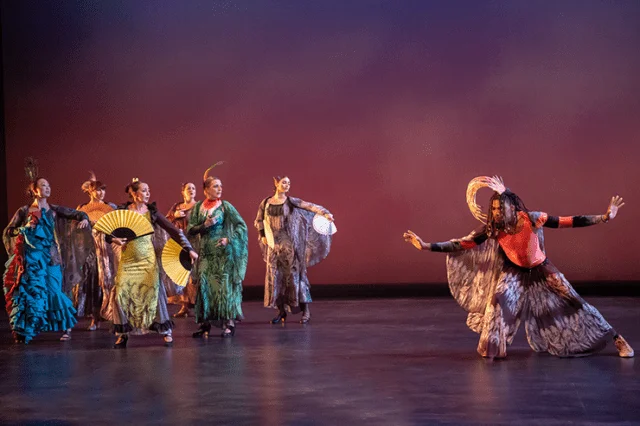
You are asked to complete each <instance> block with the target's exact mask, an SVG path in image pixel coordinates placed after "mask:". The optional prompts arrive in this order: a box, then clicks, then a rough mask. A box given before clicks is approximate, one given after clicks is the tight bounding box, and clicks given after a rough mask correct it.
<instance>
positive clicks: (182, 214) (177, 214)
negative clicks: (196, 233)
mask: <svg viewBox="0 0 640 426" xmlns="http://www.w3.org/2000/svg"><path fill="white" fill-rule="evenodd" d="M185 216H186V214H185V212H184V210H176V212H175V213H174V214H173V217H175V218H176V219H180V218H181V217H185Z"/></svg>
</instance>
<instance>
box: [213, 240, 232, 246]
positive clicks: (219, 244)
mask: <svg viewBox="0 0 640 426" xmlns="http://www.w3.org/2000/svg"><path fill="white" fill-rule="evenodd" d="M227 244H229V239H228V238H220V239H219V240H218V244H216V247H220V246H222V247H226V246H227Z"/></svg>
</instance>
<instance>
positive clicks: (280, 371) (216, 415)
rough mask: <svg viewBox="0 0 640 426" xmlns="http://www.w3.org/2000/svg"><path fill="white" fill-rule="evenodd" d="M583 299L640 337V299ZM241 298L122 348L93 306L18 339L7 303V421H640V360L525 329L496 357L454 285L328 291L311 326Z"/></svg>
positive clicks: (2, 416)
mask: <svg viewBox="0 0 640 426" xmlns="http://www.w3.org/2000/svg"><path fill="white" fill-rule="evenodd" d="M588 300H589V301H590V302H591V303H592V304H593V305H595V306H596V307H597V308H598V309H600V311H601V312H602V314H603V315H604V316H605V318H607V320H608V321H609V322H610V323H611V324H612V325H613V326H614V327H615V328H616V329H617V330H618V332H620V333H621V334H623V335H624V336H625V337H626V339H627V340H628V341H629V343H630V344H631V345H632V346H635V348H636V350H639V349H640V328H638V324H640V303H638V302H639V299H636V298H589V299H588ZM172 308H173V309H175V307H172ZM244 309H245V315H246V321H244V322H243V323H242V324H240V325H239V326H238V329H237V333H236V336H235V337H234V338H232V339H221V338H220V337H218V334H217V331H216V334H213V335H212V336H211V337H209V338H208V339H205V340H198V339H193V338H192V337H191V333H192V332H193V331H195V329H196V326H195V324H194V323H193V319H192V318H189V319H177V320H176V321H175V322H176V330H175V331H174V338H175V343H174V346H173V347H171V348H167V347H164V345H163V342H162V338H161V337H159V336H158V335H155V334H150V335H147V336H132V337H131V338H130V339H129V346H128V348H127V349H126V350H115V349H111V345H112V343H113V341H114V338H113V337H112V336H111V335H110V334H109V333H108V332H107V331H106V330H98V331H95V332H89V331H85V329H86V326H87V325H88V322H87V321H86V320H83V321H81V322H80V324H79V325H78V326H77V328H76V329H75V330H74V332H73V339H72V340H71V341H69V342H65V343H62V342H59V341H58V340H57V339H58V337H59V334H52V333H45V334H42V335H40V336H38V337H37V338H36V339H35V340H34V341H33V342H32V343H30V344H29V345H27V346H24V345H15V344H13V343H12V340H11V336H10V333H9V330H8V324H7V320H6V317H2V322H1V324H0V360H1V367H0V406H1V408H0V424H3V425H4V424H24V423H30V424H41V422H46V421H49V422H51V423H50V424H96V425H99V424H103V423H104V424H106V423H118V424H127V423H131V424H170V425H183V424H216V425H222V424H228V425H245V424H246V425H312V424H318V425H350V424H366V425H418V424H514V423H517V424H532V425H540V424H544V425H549V424H580V425H583V424H598V423H607V424H639V423H640V380H639V379H640V375H639V370H640V368H639V366H636V365H635V362H636V361H635V360H634V359H621V358H619V357H618V356H617V352H616V351H615V348H614V347H613V344H611V345H609V346H608V347H607V348H606V349H605V350H604V351H603V352H601V353H600V354H598V355H594V356H591V357H586V358H579V359H560V358H556V357H553V356H550V355H546V354H536V353H534V352H532V351H531V349H529V347H528V345H527V343H526V339H525V336H524V329H521V330H520V332H519V334H518V336H517V337H516V341H515V342H514V344H513V345H512V346H511V347H510V350H509V355H508V357H507V359H506V360H502V361H493V362H491V361H487V360H484V359H482V358H480V357H479V356H478V355H477V354H476V345H477V341H478V337H477V335H476V334H475V333H473V332H471V331H470V330H469V329H467V327H466V326H465V318H466V315H465V313H464V312H463V311H462V310H461V309H460V308H459V307H458V306H457V305H456V304H455V302H454V301H453V300H452V299H451V298H429V299H376V300H371V299H369V300H349V301H326V300H323V301H320V302H316V303H314V304H313V305H312V314H313V319H312V323H310V324H308V325H305V326H303V325H300V324H298V323H297V322H296V321H297V320H298V319H299V315H298V316H293V317H292V316H290V318H289V319H290V320H291V321H290V322H289V323H287V325H286V326H280V325H278V326H273V325H270V324H268V320H269V319H270V318H271V317H272V316H273V315H272V314H273V313H274V312H272V311H270V310H266V309H264V308H262V307H261V305H260V304H259V303H257V302H250V303H246V304H244ZM214 331H215V330H214ZM639 356H640V355H639Z"/></svg>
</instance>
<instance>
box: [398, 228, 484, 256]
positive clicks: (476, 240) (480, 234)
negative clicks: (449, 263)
mask: <svg viewBox="0 0 640 426" xmlns="http://www.w3.org/2000/svg"><path fill="white" fill-rule="evenodd" d="M403 237H404V240H405V241H406V242H408V243H410V244H412V245H413V246H414V247H415V248H417V249H418V250H429V251H437V252H447V253H451V252H454V251H461V250H468V249H472V248H474V247H477V246H479V245H480V244H482V243H484V242H485V241H486V240H487V238H488V237H487V233H486V232H485V230H484V227H482V228H481V229H477V230H475V231H473V232H472V233H470V234H469V235H467V236H466V237H464V238H460V239H454V240H450V241H445V242H442V243H425V242H424V241H422V238H420V237H419V236H418V235H416V234H415V232H413V231H407V232H405V233H404V234H403Z"/></svg>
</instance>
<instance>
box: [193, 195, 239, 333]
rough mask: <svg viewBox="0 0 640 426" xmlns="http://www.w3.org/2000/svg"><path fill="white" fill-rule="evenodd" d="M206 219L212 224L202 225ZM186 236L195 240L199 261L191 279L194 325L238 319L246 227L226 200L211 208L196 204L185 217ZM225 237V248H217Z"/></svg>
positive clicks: (199, 203) (200, 203)
mask: <svg viewBox="0 0 640 426" xmlns="http://www.w3.org/2000/svg"><path fill="white" fill-rule="evenodd" d="M208 216H212V217H213V218H214V219H215V222H216V223H215V224H214V225H212V226H209V227H205V226H204V222H205V221H206V219H207V217H208ZM188 234H189V235H190V236H192V237H195V238H197V239H198V242H197V244H196V245H197V246H198V247H199V249H198V251H199V258H198V262H197V265H196V268H195V270H194V272H193V273H192V277H193V280H194V283H195V286H196V288H197V295H196V303H195V314H196V322H198V323H203V322H208V321H214V322H221V321H225V320H233V319H237V318H242V317H243V314H242V281H243V280H244V277H245V274H246V271H247V261H248V233H247V225H246V223H245V222H244V220H243V219H242V217H241V216H240V214H239V213H238V211H237V210H236V209H235V207H233V205H231V203H229V202H227V201H222V204H221V205H220V206H219V207H217V208H215V209H205V208H204V207H203V202H202V201H201V202H198V203H197V204H196V206H195V207H194V208H193V211H192V212H191V217H190V218H189V227H188ZM221 238H227V239H228V243H227V245H226V246H222V245H218V242H219V240H220V239H221Z"/></svg>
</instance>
